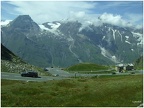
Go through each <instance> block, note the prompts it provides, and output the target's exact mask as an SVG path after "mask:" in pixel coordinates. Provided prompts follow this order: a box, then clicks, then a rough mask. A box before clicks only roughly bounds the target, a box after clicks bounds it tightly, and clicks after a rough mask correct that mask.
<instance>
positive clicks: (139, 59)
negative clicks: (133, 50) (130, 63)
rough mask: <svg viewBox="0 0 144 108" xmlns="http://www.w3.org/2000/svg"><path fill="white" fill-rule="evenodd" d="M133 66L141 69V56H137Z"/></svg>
mask: <svg viewBox="0 0 144 108" xmlns="http://www.w3.org/2000/svg"><path fill="white" fill-rule="evenodd" d="M135 68H136V69H143V56H141V57H139V58H138V59H137V60H136V61H135Z"/></svg>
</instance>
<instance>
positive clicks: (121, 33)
mask: <svg viewBox="0 0 144 108" xmlns="http://www.w3.org/2000/svg"><path fill="white" fill-rule="evenodd" d="M139 31H141V30H136V29H132V28H124V27H119V26H115V25H111V24H106V23H103V24H101V25H99V26H97V25H94V24H93V23H91V22H90V21H87V23H82V22H79V21H55V22H46V23H43V24H41V25H38V24H36V23H35V22H34V21H33V20H32V19H31V18H30V16H26V15H24V16H19V17H18V18H16V19H15V20H14V21H12V22H11V23H9V26H4V27H2V43H3V44H4V45H5V46H6V47H8V48H9V49H11V50H12V51H13V52H15V53H16V54H17V55H19V56H20V57H22V58H23V59H24V60H25V61H28V62H30V63H32V64H34V65H38V66H43V67H45V66H52V65H53V66H64V67H66V66H70V65H73V64H76V63H81V62H93V63H98V64H116V63H123V62H124V63H130V62H133V61H134V60H135V59H136V58H138V57H139V56H140V55H141V54H142V44H143V42H142V38H143V34H142V32H139Z"/></svg>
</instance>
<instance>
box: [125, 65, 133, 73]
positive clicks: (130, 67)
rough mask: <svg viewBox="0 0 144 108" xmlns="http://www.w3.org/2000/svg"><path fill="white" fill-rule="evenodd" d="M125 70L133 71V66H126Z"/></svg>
mask: <svg viewBox="0 0 144 108" xmlns="http://www.w3.org/2000/svg"><path fill="white" fill-rule="evenodd" d="M126 70H127V71H131V70H134V65H133V64H128V65H127V66H126Z"/></svg>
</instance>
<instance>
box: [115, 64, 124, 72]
mask: <svg viewBox="0 0 144 108" xmlns="http://www.w3.org/2000/svg"><path fill="white" fill-rule="evenodd" d="M116 71H118V72H124V64H118V65H116Z"/></svg>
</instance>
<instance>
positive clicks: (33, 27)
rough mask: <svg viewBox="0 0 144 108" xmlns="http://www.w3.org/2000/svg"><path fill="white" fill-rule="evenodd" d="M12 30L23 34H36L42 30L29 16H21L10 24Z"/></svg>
mask: <svg viewBox="0 0 144 108" xmlns="http://www.w3.org/2000/svg"><path fill="white" fill-rule="evenodd" d="M10 28H11V29H14V30H16V31H21V32H23V33H26V32H27V33H30V32H31V33H32V32H33V33H36V32H38V31H39V30H40V28H39V26H38V24H37V23H35V22H34V21H33V20H32V19H31V17H30V16H29V15H19V16H18V17H17V18H16V19H15V20H13V21H12V22H11V23H10Z"/></svg>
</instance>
